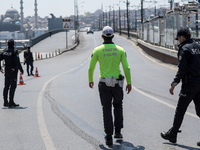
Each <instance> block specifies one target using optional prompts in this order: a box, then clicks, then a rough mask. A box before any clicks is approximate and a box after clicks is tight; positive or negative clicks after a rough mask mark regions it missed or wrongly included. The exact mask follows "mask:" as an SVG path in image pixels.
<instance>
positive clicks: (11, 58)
mask: <svg viewBox="0 0 200 150" xmlns="http://www.w3.org/2000/svg"><path fill="white" fill-rule="evenodd" d="M1 60H5V83H4V84H5V86H4V90H3V99H4V106H5V107H16V106H19V104H15V102H14V94H15V89H16V87H17V74H18V69H19V70H20V72H21V73H22V74H23V73H24V71H23V69H22V66H21V64H20V60H19V54H18V51H17V50H15V48H14V40H13V39H10V40H9V41H8V48H6V49H5V50H4V51H3V52H2V53H0V61H1ZM0 70H1V72H2V73H4V71H3V70H2V68H1V65H0ZM9 90H10V91H9ZM8 91H9V103H8Z"/></svg>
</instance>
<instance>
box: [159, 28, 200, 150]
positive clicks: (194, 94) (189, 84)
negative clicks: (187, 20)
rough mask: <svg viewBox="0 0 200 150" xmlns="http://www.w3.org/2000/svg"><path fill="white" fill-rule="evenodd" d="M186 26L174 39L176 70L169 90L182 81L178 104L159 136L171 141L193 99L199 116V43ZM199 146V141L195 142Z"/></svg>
mask: <svg viewBox="0 0 200 150" xmlns="http://www.w3.org/2000/svg"><path fill="white" fill-rule="evenodd" d="M190 37H191V34H190V31H189V30H188V29H187V28H183V29H180V30H179V31H178V33H177V37H176V38H175V40H178V41H179V43H180V44H179V45H178V47H179V51H178V60H179V64H178V72H177V74H176V76H175V78H174V81H173V82H172V83H171V87H170V89H169V92H170V94H171V95H173V94H174V93H173V91H174V88H175V86H176V85H177V84H178V83H179V82H180V80H181V81H182V87H181V91H180V94H179V96H180V97H179V100H178V105H177V107H176V112H175V116H174V122H173V126H172V128H171V129H169V131H168V132H161V137H162V138H164V139H166V140H169V141H170V142H172V143H176V141H177V133H178V132H181V131H179V128H180V127H181V124H182V121H183V117H184V115H185V112H186V110H187V107H188V105H189V104H190V102H191V101H192V100H193V102H194V104H195V109H196V114H197V116H199V117H200V45H199V44H197V43H196V42H194V41H193V40H192V39H191V38H190ZM197 145H198V146H200V142H197Z"/></svg>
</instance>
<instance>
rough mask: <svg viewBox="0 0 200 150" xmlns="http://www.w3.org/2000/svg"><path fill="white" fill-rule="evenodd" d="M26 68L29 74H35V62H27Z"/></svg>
mask: <svg viewBox="0 0 200 150" xmlns="http://www.w3.org/2000/svg"><path fill="white" fill-rule="evenodd" d="M29 66H30V67H31V70H30V73H29ZM26 70H27V74H28V75H30V74H33V62H27V63H26Z"/></svg>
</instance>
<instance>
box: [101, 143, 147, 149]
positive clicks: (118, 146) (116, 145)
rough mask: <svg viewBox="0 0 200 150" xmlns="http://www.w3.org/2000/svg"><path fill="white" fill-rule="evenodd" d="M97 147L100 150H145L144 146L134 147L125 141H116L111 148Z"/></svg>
mask: <svg viewBox="0 0 200 150" xmlns="http://www.w3.org/2000/svg"><path fill="white" fill-rule="evenodd" d="M99 147H100V148H101V149H102V150H124V149H127V150H129V149H130V150H133V149H134V150H145V147H144V146H134V145H133V144H132V143H130V142H127V141H116V143H114V144H113V145H112V146H108V147H107V146H106V147H105V146H104V145H99Z"/></svg>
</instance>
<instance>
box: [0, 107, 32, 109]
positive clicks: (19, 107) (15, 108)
mask: <svg viewBox="0 0 200 150" xmlns="http://www.w3.org/2000/svg"><path fill="white" fill-rule="evenodd" d="M26 108H28V107H3V108H2V109H26Z"/></svg>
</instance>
